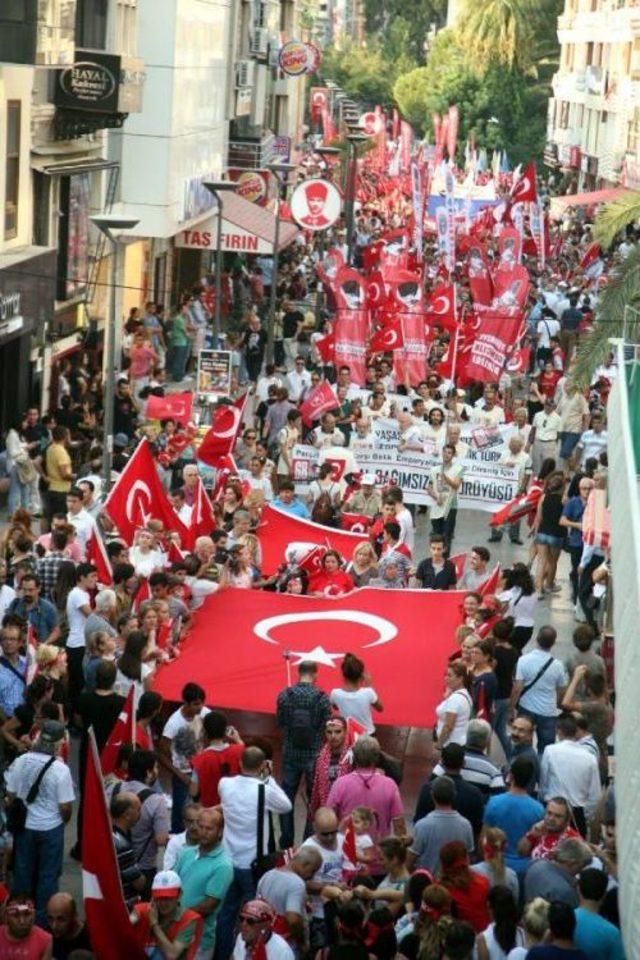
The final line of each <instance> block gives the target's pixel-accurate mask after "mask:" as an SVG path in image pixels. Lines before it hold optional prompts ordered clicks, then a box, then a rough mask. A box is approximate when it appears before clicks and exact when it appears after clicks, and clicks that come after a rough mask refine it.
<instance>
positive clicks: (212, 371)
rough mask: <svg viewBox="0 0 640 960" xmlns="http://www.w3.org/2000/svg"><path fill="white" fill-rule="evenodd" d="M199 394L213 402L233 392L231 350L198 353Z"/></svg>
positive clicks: (201, 351)
mask: <svg viewBox="0 0 640 960" xmlns="http://www.w3.org/2000/svg"><path fill="white" fill-rule="evenodd" d="M197 377H198V379H197V383H198V394H200V395H202V396H205V397H207V398H209V399H210V400H211V401H212V402H213V401H214V400H215V399H217V397H218V396H225V397H227V396H229V394H230V392H231V352H230V351H229V350H207V349H205V350H200V352H199V353H198V374H197Z"/></svg>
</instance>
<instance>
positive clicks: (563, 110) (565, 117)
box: [558, 100, 570, 130]
mask: <svg viewBox="0 0 640 960" xmlns="http://www.w3.org/2000/svg"><path fill="white" fill-rule="evenodd" d="M569 106H570V104H569V101H568V100H561V101H560V123H559V124H558V126H559V127H560V129H561V130H566V129H567V127H568V126H569Z"/></svg>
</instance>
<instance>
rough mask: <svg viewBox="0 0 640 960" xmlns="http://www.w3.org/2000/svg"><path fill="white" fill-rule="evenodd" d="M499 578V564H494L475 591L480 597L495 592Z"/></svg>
mask: <svg viewBox="0 0 640 960" xmlns="http://www.w3.org/2000/svg"><path fill="white" fill-rule="evenodd" d="M499 579H500V564H499V563H498V564H496V566H495V568H494V571H493V573H491V574H490V575H489V576H488V577H487V579H486V580H485V581H484V583H481V584H480V586H479V587H478V590H477V592H478V593H479V594H480V596H481V597H487V596H489V595H490V594H492V593H495V592H496V590H497V589H498V580H499Z"/></svg>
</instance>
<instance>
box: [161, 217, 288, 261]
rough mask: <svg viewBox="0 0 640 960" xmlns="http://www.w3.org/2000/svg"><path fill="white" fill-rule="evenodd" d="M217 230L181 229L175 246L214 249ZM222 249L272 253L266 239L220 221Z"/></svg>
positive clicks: (239, 251) (237, 251)
mask: <svg viewBox="0 0 640 960" xmlns="http://www.w3.org/2000/svg"><path fill="white" fill-rule="evenodd" d="M216 240H217V230H216V228H215V226H214V227H212V228H211V229H208V228H207V229H199V230H182V231H181V233H179V234H178V235H177V237H176V246H177V247H182V248H184V249H187V250H215V249H216ZM221 240H222V249H223V250H224V251H225V252H231V251H233V252H235V253H268V254H269V253H272V252H273V248H272V246H271V244H270V243H269V241H268V240H264V239H263V238H262V237H258V236H256V234H255V233H250V232H249V231H248V230H243V229H242V227H237V226H236V225H235V224H233V223H227V222H226V221H225V220H223V221H222V234H221Z"/></svg>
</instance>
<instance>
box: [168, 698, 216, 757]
mask: <svg viewBox="0 0 640 960" xmlns="http://www.w3.org/2000/svg"><path fill="white" fill-rule="evenodd" d="M208 713H210V710H209V707H203V708H202V710H201V711H200V713H199V714H198V715H197V716H196V717H194V718H193V720H187V718H186V717H184V716H183V715H182V707H178V709H177V710H176V711H175V712H174V713H172V714H171V716H170V717H169V719H168V720H167V722H166V723H165V725H164V730H163V731H162V736H163V737H166V738H167V740H170V741H171V763H172V764H173V765H174V767H175V768H176V770H180V772H181V773H191V764H190V763H189V760H188V759H187V757H185V756H183V755H182V754H181V753H179V752H178V751H177V750H176V748H175V746H174V743H173V741H174V739H175V737H176V734H177V733H178V731H179V730H184V729H185V728H186V727H191V729H192V730H193V733H194V735H195V738H196V743H197V744H198V747H199V746H200V740H201V738H202V720H203V718H204V717H206V715H207V714H208Z"/></svg>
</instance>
